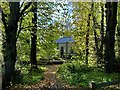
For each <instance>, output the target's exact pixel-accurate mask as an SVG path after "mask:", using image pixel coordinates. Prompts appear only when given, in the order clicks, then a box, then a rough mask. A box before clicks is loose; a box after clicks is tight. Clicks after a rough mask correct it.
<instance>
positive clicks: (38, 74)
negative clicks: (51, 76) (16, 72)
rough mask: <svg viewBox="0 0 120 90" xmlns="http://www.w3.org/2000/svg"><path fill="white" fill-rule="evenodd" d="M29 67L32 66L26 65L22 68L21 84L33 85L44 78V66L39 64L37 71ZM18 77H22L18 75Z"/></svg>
mask: <svg viewBox="0 0 120 90" xmlns="http://www.w3.org/2000/svg"><path fill="white" fill-rule="evenodd" d="M29 68H30V65H25V66H23V67H22V70H21V75H22V78H21V80H20V82H19V84H25V85H31V84H35V83H37V82H39V81H40V80H43V79H44V74H43V72H44V71H45V70H46V68H45V67H44V66H39V67H38V70H36V71H31V70H30V69H29ZM18 79H20V78H19V77H18Z"/></svg>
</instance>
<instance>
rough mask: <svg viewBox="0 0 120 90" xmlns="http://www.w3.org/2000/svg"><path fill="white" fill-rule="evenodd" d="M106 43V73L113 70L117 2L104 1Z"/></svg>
mask: <svg viewBox="0 0 120 90" xmlns="http://www.w3.org/2000/svg"><path fill="white" fill-rule="evenodd" d="M106 8H107V11H106V15H107V16H106V23H107V27H106V36H105V37H106V43H105V70H106V72H108V73H111V72H113V71H114V62H115V51H114V44H115V29H116V24H117V19H116V17H117V2H107V3H106Z"/></svg>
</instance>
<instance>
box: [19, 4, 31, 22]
mask: <svg viewBox="0 0 120 90" xmlns="http://www.w3.org/2000/svg"><path fill="white" fill-rule="evenodd" d="M31 4H32V2H29V3H28V4H27V5H26V6H25V7H24V9H23V10H22V11H21V12H20V14H19V17H18V20H19V19H20V17H21V16H22V15H23V13H24V12H25V10H26V9H28V8H29V7H30V5H31Z"/></svg>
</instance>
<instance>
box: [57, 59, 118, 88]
mask: <svg viewBox="0 0 120 90" xmlns="http://www.w3.org/2000/svg"><path fill="white" fill-rule="evenodd" d="M58 73H59V75H60V77H61V78H62V79H63V81H65V82H68V83H69V84H70V85H75V86H82V87H85V88H87V87H89V83H90V82H91V81H94V82H95V83H101V82H108V81H113V80H118V79H120V73H113V74H106V73H105V72H102V71H101V70H100V69H99V68H96V67H93V66H92V67H91V66H86V65H84V64H83V63H80V62H79V61H74V62H72V63H66V64H63V65H61V66H60V67H59V69H58Z"/></svg>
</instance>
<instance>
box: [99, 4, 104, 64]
mask: <svg viewBox="0 0 120 90" xmlns="http://www.w3.org/2000/svg"><path fill="white" fill-rule="evenodd" d="M101 11H102V20H101V31H100V33H101V44H100V59H101V61H100V63H101V62H102V61H103V44H104V7H103V5H102V6H101Z"/></svg>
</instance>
